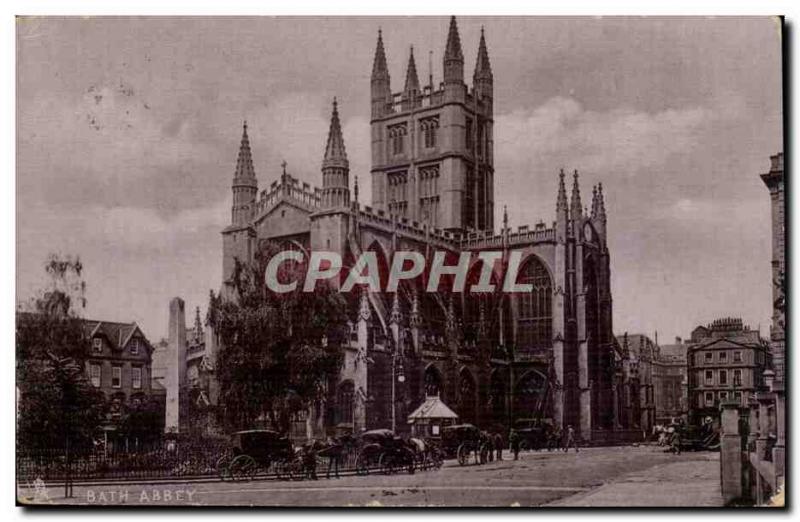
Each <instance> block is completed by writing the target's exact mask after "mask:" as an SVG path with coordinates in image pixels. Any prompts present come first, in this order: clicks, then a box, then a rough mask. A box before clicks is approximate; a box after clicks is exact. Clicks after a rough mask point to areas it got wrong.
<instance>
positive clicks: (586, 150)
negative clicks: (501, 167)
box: [495, 97, 711, 177]
mask: <svg viewBox="0 0 800 522" xmlns="http://www.w3.org/2000/svg"><path fill="white" fill-rule="evenodd" d="M710 118H711V113H710V111H708V110H706V109H703V108H700V107H690V108H683V109H668V110H664V111H661V112H656V113H648V112H642V111H636V110H633V109H631V108H625V107H622V108H617V109H613V110H609V111H604V112H597V111H591V110H586V109H584V108H583V107H582V105H581V104H580V102H579V101H577V100H575V99H573V98H564V97H555V98H551V99H550V100H548V101H547V102H545V103H544V104H542V105H540V106H539V107H536V108H534V109H533V110H524V109H517V110H515V111H513V112H511V113H509V114H505V115H500V116H498V117H497V118H496V120H495V136H496V137H495V144H496V146H497V149H498V153H499V152H500V151H502V152H503V154H498V159H499V158H511V159H512V161H513V158H519V157H526V158H531V159H533V158H535V159H536V160H537V161H538V162H541V163H545V162H548V160H552V161H553V162H555V163H550V168H551V169H553V168H554V167H553V165H563V164H564V163H568V164H570V165H575V166H576V167H579V168H580V169H584V170H591V171H593V172H599V173H612V172H613V173H616V174H617V175H623V176H627V177H632V176H635V175H637V174H639V173H642V172H643V171H644V169H646V168H651V167H654V166H659V165H662V164H664V163H665V162H666V161H667V160H668V159H669V158H670V157H671V156H673V155H675V154H686V153H689V152H691V151H692V150H693V149H694V147H695V146H696V144H697V139H696V138H697V134H698V132H699V131H700V130H701V129H702V128H703V126H704V125H705V124H706V123H707V122H708V121H709V120H710Z"/></svg>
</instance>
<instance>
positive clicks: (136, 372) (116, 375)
mask: <svg viewBox="0 0 800 522" xmlns="http://www.w3.org/2000/svg"><path fill="white" fill-rule="evenodd" d="M102 376H103V367H102V365H100V364H95V363H92V364H90V365H89V378H90V380H91V382H92V386H94V387H95V388H99V387H100V383H101V382H102ZM111 387H112V388H122V366H121V365H118V364H115V365H113V366H111ZM131 388H133V389H134V390H139V389H141V388H142V367H141V366H133V367H132V368H131Z"/></svg>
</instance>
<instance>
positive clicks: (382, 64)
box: [372, 29, 389, 80]
mask: <svg viewBox="0 0 800 522" xmlns="http://www.w3.org/2000/svg"><path fill="white" fill-rule="evenodd" d="M372 79H373V80H388V79H389V68H388V67H387V66H386V52H385V51H384V49H383V33H382V31H381V30H380V29H378V46H377V47H376V48H375V61H374V62H372Z"/></svg>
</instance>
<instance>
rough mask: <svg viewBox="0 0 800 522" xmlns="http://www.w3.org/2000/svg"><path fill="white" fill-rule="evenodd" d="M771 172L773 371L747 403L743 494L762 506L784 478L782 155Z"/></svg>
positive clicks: (768, 180) (773, 158) (766, 180)
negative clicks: (746, 463) (745, 489)
mask: <svg viewBox="0 0 800 522" xmlns="http://www.w3.org/2000/svg"><path fill="white" fill-rule="evenodd" d="M770 161H771V165H770V170H769V172H767V173H766V174H762V175H761V179H762V180H763V181H764V184H765V185H766V186H767V188H768V189H769V194H770V199H771V202H772V212H771V213H772V297H773V308H772V325H771V326H770V332H769V333H770V340H769V345H770V349H771V351H772V355H773V367H772V368H767V369H766V371H764V373H763V379H764V383H765V388H764V389H763V390H762V391H759V392H757V393H756V394H755V396H753V397H751V400H750V402H749V403H748V404H747V406H749V408H750V422H749V437H748V450H749V454H748V460H749V464H750V466H749V467H747V468H746V473H747V474H748V476H749V485H750V487H749V488H748V489H749V491H750V494H751V498H752V499H753V500H755V501H756V503H758V504H761V503H764V502H766V501H767V500H768V499H769V498H770V496H771V495H774V494H775V493H776V492H777V491H778V489H779V488H780V487H781V486H782V485H783V483H784V478H785V476H786V368H785V360H786V330H785V328H786V296H785V294H784V291H785V287H784V285H785V281H784V277H785V270H786V265H785V258H786V206H785V205H786V203H785V201H784V177H783V153H782V152H780V153H778V154H775V155H774V156H771V157H770Z"/></svg>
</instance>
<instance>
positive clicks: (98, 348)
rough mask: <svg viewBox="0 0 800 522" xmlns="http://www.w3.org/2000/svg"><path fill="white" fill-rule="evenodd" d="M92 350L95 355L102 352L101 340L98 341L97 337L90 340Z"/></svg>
mask: <svg viewBox="0 0 800 522" xmlns="http://www.w3.org/2000/svg"><path fill="white" fill-rule="evenodd" d="M92 349H93V350H94V351H95V352H96V353H100V352H102V351H103V340H102V339H100V338H99V337H95V338H94V339H92Z"/></svg>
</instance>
